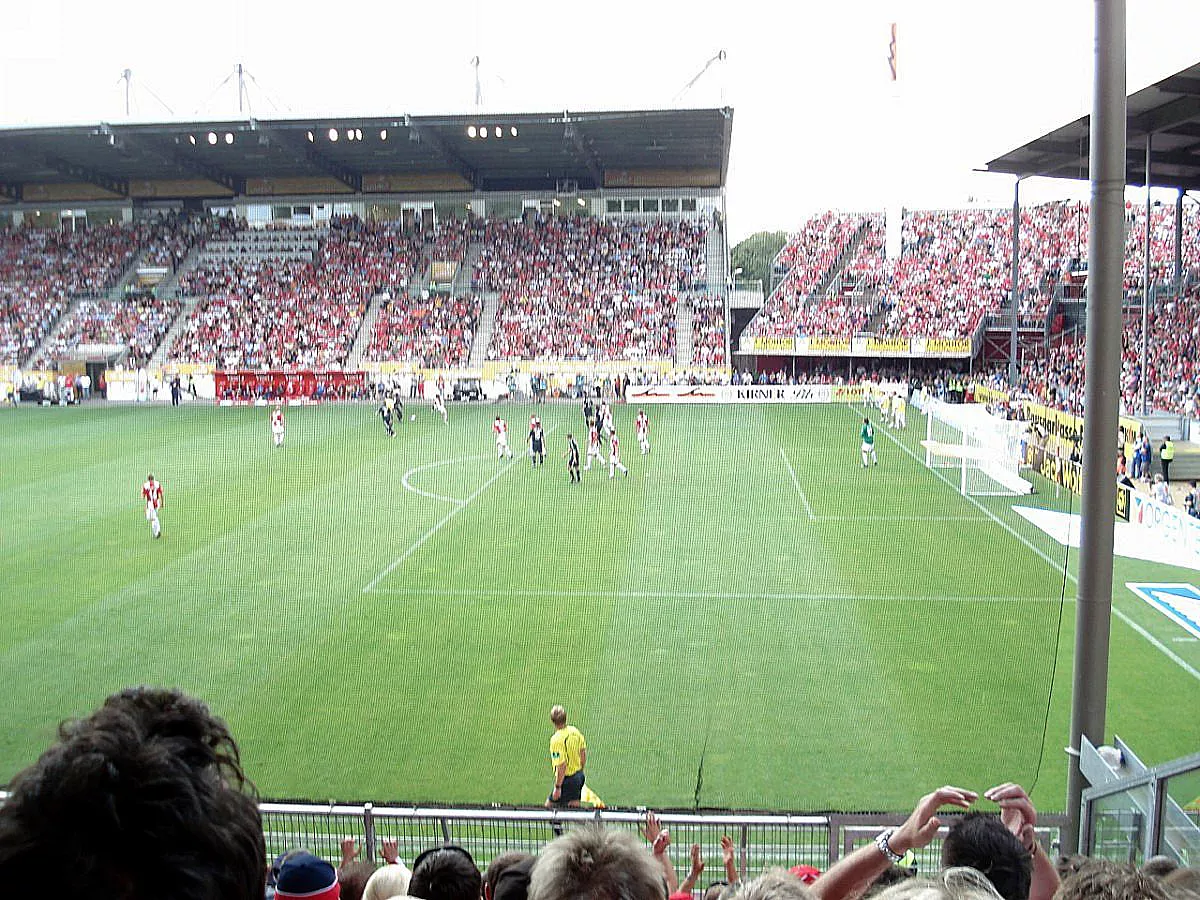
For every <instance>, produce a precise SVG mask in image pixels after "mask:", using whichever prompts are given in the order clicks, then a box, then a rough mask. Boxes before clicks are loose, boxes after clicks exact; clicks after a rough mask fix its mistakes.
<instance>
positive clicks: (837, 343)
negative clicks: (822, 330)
mask: <svg viewBox="0 0 1200 900" xmlns="http://www.w3.org/2000/svg"><path fill="white" fill-rule="evenodd" d="M808 352H809V353H849V352H850V338H839V337H827V336H825V335H822V334H818V335H814V336H813V337H810V338H808Z"/></svg>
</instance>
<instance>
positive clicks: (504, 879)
mask: <svg viewBox="0 0 1200 900" xmlns="http://www.w3.org/2000/svg"><path fill="white" fill-rule="evenodd" d="M536 862H537V860H536V859H535V858H534V857H532V856H530V857H529V858H528V859H523V860H521V861H520V862H517V863H514V864H513V865H510V866H508V868H506V869H505V870H504V871H502V872H501V873H500V874H499V875H498V876H497V879H496V887H495V889H494V891H493V892H492V895H491V898H490V900H526V898H528V896H529V879H530V876H531V874H532V873H533V867H534V864H535V863H536ZM484 890H485V891H486V890H487V888H486V887H485V888H484Z"/></svg>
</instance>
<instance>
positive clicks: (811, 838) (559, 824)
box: [261, 803, 1063, 881]
mask: <svg viewBox="0 0 1200 900" xmlns="http://www.w3.org/2000/svg"><path fill="white" fill-rule="evenodd" d="M261 809H262V814H263V830H264V832H265V834H266V840H267V853H268V855H271V856H273V855H275V854H278V853H282V852H284V851H286V850H289V849H292V848H295V847H301V846H302V847H305V848H307V849H308V850H310V851H311V852H313V853H316V854H318V855H320V856H324V857H326V858H328V859H332V860H336V859H337V858H338V857H339V856H340V853H341V850H340V844H341V841H342V840H343V839H344V838H348V837H349V838H353V839H354V840H356V841H358V842H359V845H360V847H361V848H362V850H363V855H362V857H361V858H364V859H375V860H377V859H379V848H380V844H381V842H382V841H384V840H394V841H396V842H397V846H398V853H399V856H400V859H401V860H412V859H413V858H414V857H415V856H416V855H417V854H418V853H420V852H421V851H422V850H425V849H427V848H429V847H433V846H438V845H440V844H445V843H450V844H457V845H458V846H460V847H463V848H465V849H466V850H468V851H469V852H470V853H471V855H472V856H474V857H475V860H476V862H477V863H479V865H480V866H481V867H482V866H486V865H487V863H488V862H489V861H490V860H491V859H492V858H493V857H495V856H498V855H499V854H501V853H505V852H507V851H510V850H520V851H524V852H526V853H537V852H538V850H539V849H540V848H541V847H542V846H544V845H545V844H547V843H549V842H550V841H552V840H553V839H554V838H555V837H556V836H557V835H558V834H559V833H561V832H563V831H568V830H570V829H571V828H574V827H577V826H579V825H580V824H583V823H588V822H602V823H603V824H604V825H605V826H607V827H609V828H623V829H628V830H630V831H634V832H636V831H637V829H638V828H639V826H640V825H642V823H643V822H644V821H645V813H644V812H618V811H611V810H605V811H603V812H586V811H548V810H520V809H504V810H499V809H453V808H440V807H439V808H432V807H430V808H424V807H375V806H371V805H370V804H366V805H363V806H312V805H308V804H289V803H264V804H262V806H261ZM659 818H660V820H661V821H662V823H663V825H664V826H666V827H667V828H669V829H670V832H671V843H672V846H673V850H672V856H673V858H674V859H675V860H676V862H677V865H678V866H679V867H680V868H681V870H682V868H683V867H684V866H686V864H687V863H686V860H687V857H688V849H689V848H690V847H691V845H692V844H699V845H700V848H701V853H702V854H703V856H704V860H705V863H706V866H705V875H704V878H703V879H702V881H703V880H705V879H708V880H716V879H719V878H723V877H724V876H723V874H722V866H721V844H720V842H721V837H722V836H723V835H728V836H729V837H730V838H732V840H733V843H734V846H735V847H736V852H737V861H738V868H739V870H740V871H741V872H742V873H743V874H745V875H750V876H753V875H756V874H758V873H759V872H761V871H763V870H764V869H768V868H771V867H774V866H784V867H787V866H794V865H799V864H804V865H810V866H816V867H817V868H818V869H821V870H824V869H826V868H828V867H829V866H830V865H832V864H833V863H834V862H836V861H837V860H838V859H839V858H840V857H841V856H843V855H844V854H847V853H850V852H852V851H853V850H855V849H857V848H858V847H861V846H862V845H863V844H866V843H868V842H870V841H871V840H873V839H874V837H875V835H876V834H878V833H879V832H880V831H881V830H882V829H884V828H887V827H894V826H897V825H900V824H901V823H902V822H903V821H904V819H905V816H904V815H889V814H874V813H872V814H859V813H855V814H830V815H813V816H808V815H736V814H692V813H673V812H663V813H659ZM954 818H955V817H954V815H949V816H944V817H943V820H944V821H946V822H947V823H948V824H952V823H953V821H954ZM1062 820H1063V817H1061V816H1043V817H1042V818H1041V820H1040V821H1039V826H1040V827H1039V831H1040V833H1041V839H1042V841H1043V844H1044V845H1045V846H1046V847H1047V848H1054V847H1056V846H1057V842H1058V832H1059V828H1060V826H1061V825H1062ZM946 830H947V829H946V827H943V828H942V829H941V831H940V832H939V834H938V836H937V837H936V838H935V839H934V841H933V842H932V843H931V844H930V845H929V846H928V847H926V848H924V849H923V850H921V851H920V853H919V854H918V855H917V862H918V865H919V866H920V868H921V869H922V870H924V871H930V870H933V869H936V868H937V867H938V866H939V864H940V859H941V852H942V837H943V836H944V835H945V833H946Z"/></svg>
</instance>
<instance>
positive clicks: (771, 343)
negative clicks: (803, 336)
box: [754, 334, 796, 353]
mask: <svg viewBox="0 0 1200 900" xmlns="http://www.w3.org/2000/svg"><path fill="white" fill-rule="evenodd" d="M795 349H796V339H795V338H790V337H782V336H780V335H770V334H768V335H759V336H758V337H756V338H755V339H754V352H755V353H791V352H792V351H793V350H795Z"/></svg>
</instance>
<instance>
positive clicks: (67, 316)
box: [20, 297, 91, 368]
mask: <svg viewBox="0 0 1200 900" xmlns="http://www.w3.org/2000/svg"><path fill="white" fill-rule="evenodd" d="M89 299H91V298H90V297H75V298H74V299H73V300H71V302H70V303H68V304H67V308H66V309H64V310H63V314H62V315H61V316H59V317H58V318H57V319H55V320H54V324H53V325H51V326H50V328H49V330H48V331H47V332H46V334H45V336H44V337H43V338H42V340H41V341H40V342H39V343H38V345H37V346H36V347H35V348H34V349H33V352H32V353H30V354H29V355H28V356H27V357H25V359H23V360H21V361H20V362H21V365H22V366H23V367H24V368H30V367H33V368H38V367H39V366H44V365H45V364H46V362H47V360H46V359H45V358H44V356H43V354H44V353H45V352H46V348H47V347H49V346H50V342H51V341H52V340H54V339H55V338H56V337H58V336H59V334H61V333H62V330H63V328H65V327H66V324H67V322H69V321H70V320H71V317H72V316H74V315H75V311H76V310H78V309H79V304H80V302H81V301H83V300H89Z"/></svg>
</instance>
